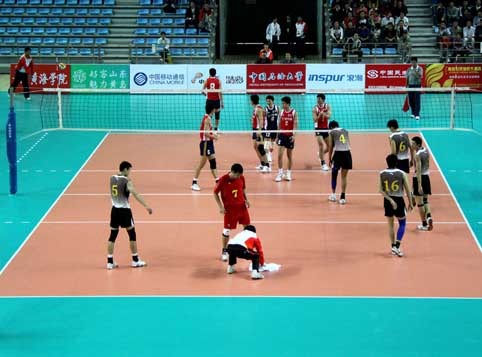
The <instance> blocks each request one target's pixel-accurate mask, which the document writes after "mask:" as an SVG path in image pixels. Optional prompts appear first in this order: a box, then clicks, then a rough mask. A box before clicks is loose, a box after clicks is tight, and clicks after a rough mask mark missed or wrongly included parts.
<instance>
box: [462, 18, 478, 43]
mask: <svg viewBox="0 0 482 357" xmlns="http://www.w3.org/2000/svg"><path fill="white" fill-rule="evenodd" d="M463 34H464V47H465V48H467V49H473V48H474V47H475V27H474V26H473V25H472V21H470V20H467V23H466V24H465V27H464V29H463Z"/></svg>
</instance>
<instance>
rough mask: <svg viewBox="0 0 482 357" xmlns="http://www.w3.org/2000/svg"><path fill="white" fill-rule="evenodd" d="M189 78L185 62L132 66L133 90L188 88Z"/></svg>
mask: <svg viewBox="0 0 482 357" xmlns="http://www.w3.org/2000/svg"><path fill="white" fill-rule="evenodd" d="M187 80H188V79H187V66H186V65H183V64H179V65H176V64H173V65H142V64H132V65H131V66H130V89H131V92H135V91H145V90H151V89H162V90H186V88H187Z"/></svg>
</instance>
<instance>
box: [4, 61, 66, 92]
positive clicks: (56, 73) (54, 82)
mask: <svg viewBox="0 0 482 357" xmlns="http://www.w3.org/2000/svg"><path fill="white" fill-rule="evenodd" d="M33 69H34V73H33V75H32V76H31V77H30V83H29V86H30V91H31V92H41V91H42V89H44V88H69V87H70V65H66V66H65V68H64V69H60V68H59V66H58V65H57V64H55V63H54V64H34V67H33ZM10 78H11V79H10V81H11V82H10V83H12V82H13V79H14V78H15V64H11V65H10ZM22 90H23V89H22V84H19V86H18V87H17V92H21V91H22Z"/></svg>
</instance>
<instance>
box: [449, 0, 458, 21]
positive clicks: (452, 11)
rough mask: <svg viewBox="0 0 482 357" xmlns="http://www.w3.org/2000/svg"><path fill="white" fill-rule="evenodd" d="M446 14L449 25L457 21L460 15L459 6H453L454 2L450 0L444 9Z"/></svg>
mask: <svg viewBox="0 0 482 357" xmlns="http://www.w3.org/2000/svg"><path fill="white" fill-rule="evenodd" d="M446 14H447V23H448V24H449V26H450V25H452V23H453V22H454V21H458V20H459V17H460V8H458V7H457V6H455V4H454V2H453V1H451V2H450V3H449V6H448V7H447V10H446Z"/></svg>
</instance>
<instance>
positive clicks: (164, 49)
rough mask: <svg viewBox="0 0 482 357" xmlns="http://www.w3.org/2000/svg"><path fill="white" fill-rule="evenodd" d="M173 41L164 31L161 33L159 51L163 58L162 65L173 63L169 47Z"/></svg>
mask: <svg viewBox="0 0 482 357" xmlns="http://www.w3.org/2000/svg"><path fill="white" fill-rule="evenodd" d="M170 44H171V41H170V40H169V39H168V38H167V37H166V33H165V32H164V31H162V32H161V37H159V38H158V39H157V50H158V51H159V54H160V56H161V59H160V61H161V63H171V59H170V58H171V56H170V55H169V45H170Z"/></svg>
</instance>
